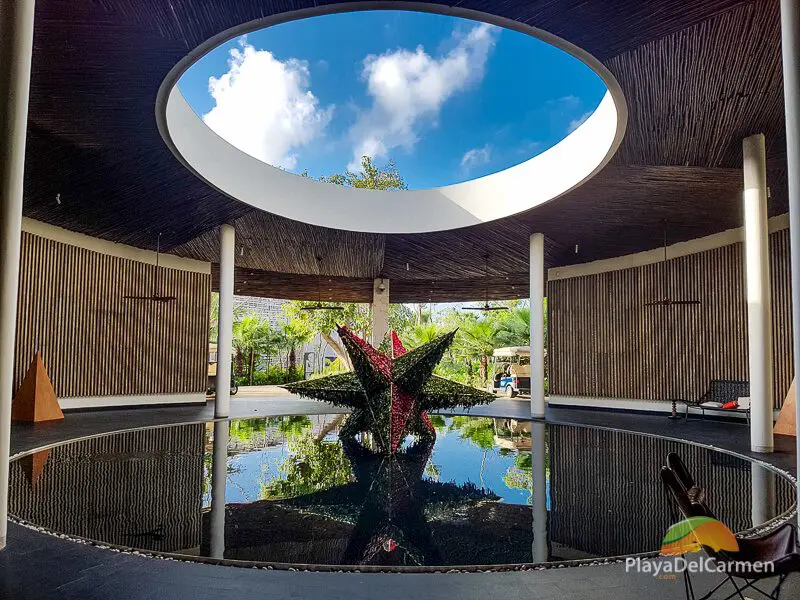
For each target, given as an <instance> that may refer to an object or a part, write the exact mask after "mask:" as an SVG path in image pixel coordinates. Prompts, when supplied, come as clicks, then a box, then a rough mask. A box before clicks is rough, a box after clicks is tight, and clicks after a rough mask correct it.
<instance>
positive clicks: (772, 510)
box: [750, 463, 777, 527]
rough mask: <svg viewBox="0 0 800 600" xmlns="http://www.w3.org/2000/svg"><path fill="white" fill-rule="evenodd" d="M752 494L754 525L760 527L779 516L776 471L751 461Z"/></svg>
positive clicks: (751, 505) (751, 507) (751, 506)
mask: <svg viewBox="0 0 800 600" xmlns="http://www.w3.org/2000/svg"><path fill="white" fill-rule="evenodd" d="M750 494H751V504H750V510H751V514H752V518H753V527H759V526H760V525H763V524H764V523H766V522H767V521H769V520H770V519H774V518H775V517H776V516H777V514H776V513H777V502H776V500H775V471H773V470H772V469H768V468H767V467H764V466H761V465H760V464H758V463H750Z"/></svg>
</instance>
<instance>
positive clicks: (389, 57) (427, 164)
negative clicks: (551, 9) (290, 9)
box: [179, 10, 607, 189]
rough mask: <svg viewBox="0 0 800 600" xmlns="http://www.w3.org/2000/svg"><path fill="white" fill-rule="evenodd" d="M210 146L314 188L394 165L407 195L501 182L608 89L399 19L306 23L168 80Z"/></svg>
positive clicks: (367, 16) (548, 64) (538, 60)
mask: <svg viewBox="0 0 800 600" xmlns="http://www.w3.org/2000/svg"><path fill="white" fill-rule="evenodd" d="M179 87H180V91H181V92H182V93H183V96H184V97H185V99H186V101H187V102H188V103H189V105H190V106H191V107H192V109H193V110H194V112H195V113H196V114H197V115H199V116H200V117H201V118H202V119H203V121H204V122H205V124H206V125H207V126H208V127H210V128H211V129H212V130H213V131H214V132H215V133H216V134H217V135H219V136H220V137H222V138H223V139H225V140H226V141H227V142H229V143H230V144H232V145H234V146H235V147H237V148H238V149H240V150H242V151H243V152H245V153H247V154H249V155H250V156H252V157H254V158H257V159H259V160H261V161H263V162H265V163H267V164H270V165H273V166H276V167H279V168H281V169H284V170H287V171H290V172H293V173H295V174H301V173H304V172H305V173H307V174H308V175H309V176H311V177H313V178H319V177H329V176H331V175H333V174H336V173H343V172H344V171H345V170H351V171H359V170H360V169H361V160H362V158H361V157H362V156H364V155H367V156H370V157H371V158H372V159H373V161H374V163H375V164H376V165H377V166H378V167H381V168H382V167H384V166H385V165H386V164H387V163H388V161H390V160H391V161H392V162H393V163H394V165H395V166H396V169H397V171H398V173H399V174H400V175H401V176H402V178H403V179H404V181H405V182H406V184H407V185H408V188H409V189H426V188H433V187H440V186H445V185H450V184H453V183H458V182H462V181H467V180H469V179H474V178H476V177H482V176H485V175H488V174H491V173H496V172H497V171H502V170H504V169H507V168H508V167H511V166H513V165H516V164H519V163H521V162H523V161H525V160H528V159H530V158H532V157H533V156H536V155H538V154H540V153H542V152H543V151H545V150H547V149H548V148H550V147H552V146H553V145H555V144H556V143H558V142H560V141H561V140H562V139H564V138H565V137H566V136H567V135H568V134H569V133H571V132H572V131H573V130H575V129H576V128H577V127H578V126H579V125H580V124H581V123H583V122H584V121H585V120H586V118H587V117H588V116H589V115H590V114H592V112H594V110H595V109H596V108H597V107H598V105H599V104H600V101H601V100H602V98H603V96H604V95H605V93H606V91H607V88H606V85H605V83H604V82H603V80H602V79H601V78H600V77H599V76H598V75H597V74H596V73H595V72H594V71H593V70H592V69H591V68H589V67H588V66H587V65H586V64H584V63H583V62H581V61H580V60H578V59H577V58H575V57H574V56H572V55H570V54H568V53H567V52H565V51H563V50H561V49H559V48H556V47H555V46H552V45H550V44H548V43H546V42H544V41H542V40H540V39H537V38H535V37H532V36H530V35H527V34H525V33H521V32H518V31H512V30H509V29H504V28H502V27H498V26H494V25H489V24H487V23H481V22H476V21H472V20H467V19H462V18H456V17H451V16H443V15H437V14H431V13H419V12H409V11H394V10H392V11H364V12H350V13H341V14H328V15H321V16H317V17H311V18H306V19H301V20H296V21H290V22H286V23H280V24H278V25H274V26H272V27H266V28H263V29H259V30H257V31H253V32H250V33H248V34H246V35H242V36H237V37H235V38H234V39H231V40H229V41H227V42H225V43H223V44H222V45H220V46H218V47H216V48H214V49H213V50H211V51H210V52H208V53H207V54H206V55H205V56H204V57H203V58H201V59H200V60H199V61H197V62H196V63H195V64H194V65H192V66H191V68H189V69H188V70H187V71H186V73H184V74H183V76H182V77H181V78H180V80H179Z"/></svg>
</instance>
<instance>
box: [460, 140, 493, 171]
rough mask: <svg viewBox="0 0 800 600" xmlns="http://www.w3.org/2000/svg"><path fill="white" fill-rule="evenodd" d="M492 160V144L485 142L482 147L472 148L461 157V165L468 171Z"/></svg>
mask: <svg viewBox="0 0 800 600" xmlns="http://www.w3.org/2000/svg"><path fill="white" fill-rule="evenodd" d="M491 160H492V146H491V145H490V144H486V145H485V146H484V147H483V148H472V149H471V150H467V151H466V152H465V153H464V156H462V157H461V167H462V168H463V169H464V170H465V171H469V170H471V169H473V168H475V167H480V166H483V165H485V164H488V163H489V161H491Z"/></svg>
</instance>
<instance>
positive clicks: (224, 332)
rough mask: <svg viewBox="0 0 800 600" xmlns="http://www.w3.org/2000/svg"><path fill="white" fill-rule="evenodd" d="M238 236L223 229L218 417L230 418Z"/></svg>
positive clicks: (226, 226) (220, 275) (230, 229)
mask: <svg viewBox="0 0 800 600" xmlns="http://www.w3.org/2000/svg"><path fill="white" fill-rule="evenodd" d="M235 246H236V232H235V230H234V229H233V226H232V225H220V228H219V318H218V325H217V397H216V399H215V401H214V416H215V417H227V416H229V415H230V407H231V385H230V381H231V352H232V351H233V271H234V255H235V254H236V247H235Z"/></svg>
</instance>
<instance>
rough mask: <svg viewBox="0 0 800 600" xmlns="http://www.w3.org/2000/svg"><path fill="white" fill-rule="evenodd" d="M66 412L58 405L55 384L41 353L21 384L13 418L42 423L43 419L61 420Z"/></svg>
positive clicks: (12, 410) (15, 397)
mask: <svg viewBox="0 0 800 600" xmlns="http://www.w3.org/2000/svg"><path fill="white" fill-rule="evenodd" d="M63 419H64V413H62V412H61V407H60V406H59V405H58V399H57V398H56V393H55V390H53V384H52V383H50V378H49V377H48V376H47V369H45V368H44V363H43V362H42V357H41V356H40V355H39V353H38V352H37V353H36V356H35V357H34V359H33V362H31V366H30V367H29V368H28V374H27V375H25V379H23V380H22V385H21V386H19V389H18V390H17V393H16V395H15V396H14V403H13V404H12V405H11V420H12V421H25V422H26V423H41V422H42V421H60V420H63Z"/></svg>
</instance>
